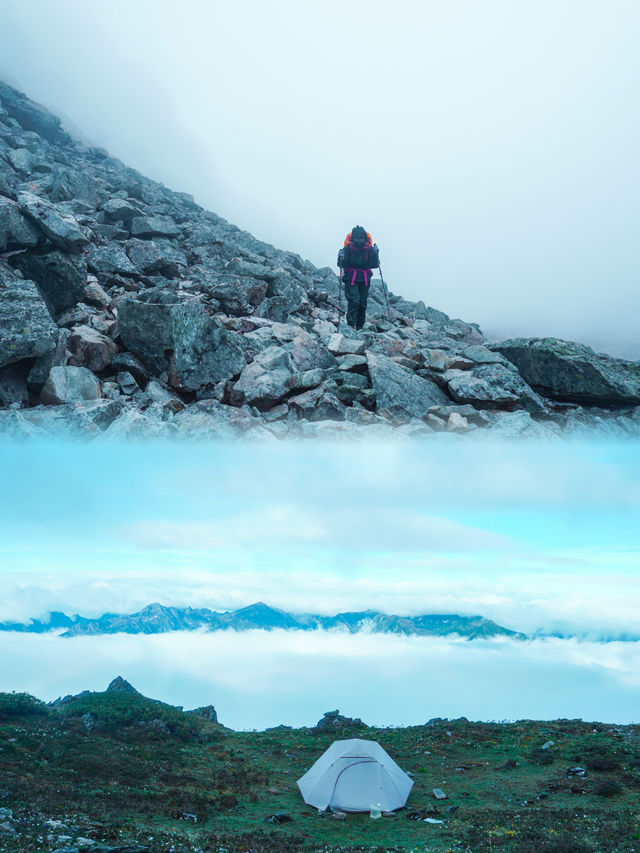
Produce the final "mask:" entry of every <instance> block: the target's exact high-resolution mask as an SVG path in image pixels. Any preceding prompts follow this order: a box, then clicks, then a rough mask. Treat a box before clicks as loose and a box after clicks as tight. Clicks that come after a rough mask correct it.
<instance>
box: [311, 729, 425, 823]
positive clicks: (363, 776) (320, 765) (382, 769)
mask: <svg viewBox="0 0 640 853" xmlns="http://www.w3.org/2000/svg"><path fill="white" fill-rule="evenodd" d="M297 784H298V788H300V793H301V794H302V798H303V799H304V801H305V803H307V804H308V805H310V806H315V807H316V808H317V809H323V810H324V809H328V808H333V809H340V810H341V811H345V812H368V811H369V809H370V808H371V806H372V805H376V806H379V808H380V809H381V811H385V812H390V811H393V810H394V809H399V808H401V807H402V806H404V804H405V803H406V802H407V797H408V796H409V792H410V791H411V788H412V786H413V782H412V781H411V779H410V778H409V777H408V776H407V774H406V773H405V772H404V771H403V770H401V769H400V768H399V767H398V765H397V764H396V763H395V761H394V760H393V759H392V758H390V757H389V755H387V753H386V752H385V751H384V749H383V748H382V747H381V746H380V744H379V743H376V741H374V740H361V739H360V738H352V739H351V740H337V741H335V742H334V743H332V744H331V746H330V747H329V749H327V750H326V752H323V754H322V755H321V756H320V758H319V759H318V760H317V761H316V763H315V764H314V765H313V767H311V768H310V769H309V770H307V772H306V773H305V774H304V776H303V777H302V778H301V779H298V782H297Z"/></svg>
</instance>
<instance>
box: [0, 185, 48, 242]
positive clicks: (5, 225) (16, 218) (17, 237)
mask: <svg viewBox="0 0 640 853" xmlns="http://www.w3.org/2000/svg"><path fill="white" fill-rule="evenodd" d="M40 239H41V237H40V233H39V232H38V230H37V228H36V227H35V226H34V225H32V224H31V222H29V220H28V219H26V218H25V217H24V216H23V215H22V212H21V210H20V206H19V205H18V204H17V203H16V202H15V201H12V200H11V199H10V198H5V197H4V196H0V252H11V251H14V250H16V249H24V248H25V247H28V246H36V245H37V244H38V242H39V241H40Z"/></svg>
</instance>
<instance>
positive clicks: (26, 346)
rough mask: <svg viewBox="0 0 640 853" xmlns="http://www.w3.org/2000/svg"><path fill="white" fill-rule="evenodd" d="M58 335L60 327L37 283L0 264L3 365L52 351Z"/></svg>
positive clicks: (0, 352)
mask: <svg viewBox="0 0 640 853" xmlns="http://www.w3.org/2000/svg"><path fill="white" fill-rule="evenodd" d="M57 337H58V328H57V326H56V324H55V323H54V322H53V319H52V317H51V315H50V314H49V311H48V309H47V306H46V304H45V302H44V300H43V298H42V296H41V295H40V293H39V292H38V288H37V287H36V285H35V284H34V282H32V281H29V280H26V279H22V278H18V276H16V275H15V274H12V273H11V272H10V271H9V270H7V269H6V268H5V267H3V266H2V265H1V264H0V367H2V366H4V365H5V364H11V363H12V362H15V361H20V359H23V358H37V357H38V356H42V355H45V354H46V353H48V352H51V351H52V350H53V349H54V348H55V345H56V340H57Z"/></svg>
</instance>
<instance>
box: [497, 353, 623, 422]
mask: <svg viewBox="0 0 640 853" xmlns="http://www.w3.org/2000/svg"><path fill="white" fill-rule="evenodd" d="M491 349H492V350H494V351H496V352H499V353H502V355H504V356H506V358H508V359H509V361H510V362H512V363H513V364H515V366H516V367H517V368H518V371H519V372H520V374H521V376H522V377H523V378H524V379H525V381H526V382H528V383H529V385H531V387H532V388H534V389H535V390H536V391H538V392H539V393H541V394H544V396H545V397H550V398H551V399H552V400H559V401H562V402H574V403H580V404H582V405H586V406H602V407H616V406H637V405H638V404H639V403H640V362H637V361H625V360H624V359H621V358H614V357H613V356H610V355H604V354H600V353H596V352H594V351H593V350H592V349H591V347H588V346H585V345H584V344H579V343H573V342H572V341H563V340H559V339H558V338H513V339H511V340H507V341H502V342H501V343H498V344H494V345H492V347H491Z"/></svg>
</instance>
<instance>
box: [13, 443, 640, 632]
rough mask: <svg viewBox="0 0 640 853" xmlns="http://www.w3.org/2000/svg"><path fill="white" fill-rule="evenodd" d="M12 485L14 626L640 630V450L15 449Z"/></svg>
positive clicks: (526, 446)
mask: <svg viewBox="0 0 640 853" xmlns="http://www.w3.org/2000/svg"><path fill="white" fill-rule="evenodd" d="M0 470H1V471H3V474H4V476H3V478H2V479H1V480H0V508H1V510H2V511H1V512H0V580H1V581H2V591H3V595H2V597H1V598H0V621H4V620H9V619H23V620H28V619H29V618H31V617H42V616H44V615H45V614H46V613H47V612H48V611H49V610H52V609H54V610H63V611H65V612H67V613H70V614H71V613H74V612H80V613H82V614H83V615H86V616H97V615H100V614H101V613H103V612H105V611H111V612H120V613H127V612H129V613H130V612H133V611H135V610H138V609H140V608H141V607H144V606H145V605H147V604H149V603H151V602H153V601H160V602H161V603H162V604H167V605H178V606H188V605H190V606H196V607H213V608H217V609H227V608H235V607H242V606H245V605H247V604H251V603H253V602H255V601H258V600H264V601H266V602H267V603H268V604H271V605H272V606H276V607H283V608H286V609H288V610H290V611H294V612H320V613H329V614H333V613H336V612H337V611H339V610H343V611H344V610H362V609H366V608H367V607H372V608H376V609H378V610H382V611H383V612H388V613H400V614H406V613H443V612H445V613H446V612H449V613H451V612H453V613H464V614H481V615H483V616H487V617H489V618H492V619H494V620H496V621H497V622H499V623H500V624H503V625H506V626H507V627H510V628H514V629H516V630H521V631H536V630H537V629H541V628H544V629H555V628H562V629H565V630H572V631H577V632H579V633H581V634H583V633H586V634H588V635H591V636H596V637H597V636H599V635H600V634H601V633H602V632H604V633H607V634H609V635H610V634H611V632H612V631H616V630H618V631H625V630H626V631H630V632H635V633H637V631H638V629H637V625H638V619H637V613H638V607H639V605H640V593H639V588H638V560H639V557H640V526H639V525H638V517H639V509H640V449H639V448H638V446H637V444H636V443H632V442H627V443H623V444H614V445H610V444H598V443H590V444H588V445H586V444H574V443H571V442H564V443H563V444H562V445H554V444H551V445H549V444H547V445H545V444H540V445H538V444H535V443H533V444H532V443H528V442H525V443H522V444H521V445H518V444H509V443H504V442H502V443H499V444H495V443H492V442H485V443H482V444H481V443H473V444H466V445H465V444H464V443H459V442H455V443H453V444H445V445H444V446H440V445H439V446H438V447H436V446H435V444H433V443H430V442H427V443H425V442H422V443H404V444H392V445H373V446H370V445H365V446H357V447H354V446H347V445H340V446H326V445H322V444H316V443H310V442H307V443H303V444H300V443H298V444H296V443H283V444H276V445H269V448H268V452H266V448H265V446H264V445H258V444H246V443H241V444H224V443H214V444H210V445H206V446H205V445H184V444H182V445H171V444H168V443H161V444H150V445H144V444H136V443H130V444H126V445H113V444H103V445H97V444H92V445H82V444H80V445H78V444H52V445H46V444H38V445H33V444H30V445H18V446H16V445H13V444H0ZM541 472H542V473H541Z"/></svg>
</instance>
